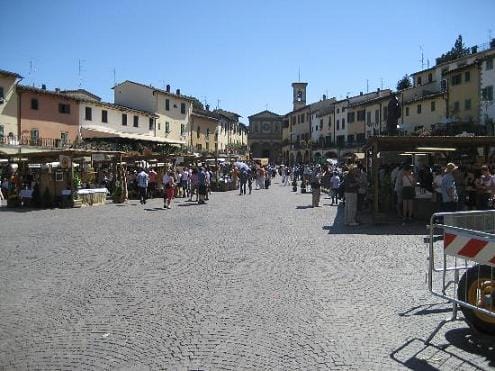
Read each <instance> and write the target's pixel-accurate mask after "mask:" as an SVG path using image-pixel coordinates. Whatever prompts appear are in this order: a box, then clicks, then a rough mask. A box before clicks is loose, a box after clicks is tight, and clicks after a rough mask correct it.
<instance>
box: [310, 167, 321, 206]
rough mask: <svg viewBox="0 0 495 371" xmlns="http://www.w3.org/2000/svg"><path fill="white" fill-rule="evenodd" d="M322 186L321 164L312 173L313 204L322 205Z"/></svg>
mask: <svg viewBox="0 0 495 371" xmlns="http://www.w3.org/2000/svg"><path fill="white" fill-rule="evenodd" d="M320 187H321V172H320V166H319V165H317V166H316V167H315V169H314V170H313V174H312V175H311V194H312V206H313V207H320V195H321V193H320Z"/></svg>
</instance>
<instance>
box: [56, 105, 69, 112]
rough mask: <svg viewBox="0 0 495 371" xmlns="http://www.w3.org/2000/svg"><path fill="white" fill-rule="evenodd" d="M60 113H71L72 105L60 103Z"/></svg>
mask: <svg viewBox="0 0 495 371" xmlns="http://www.w3.org/2000/svg"><path fill="white" fill-rule="evenodd" d="M58 112H60V113H70V104H67V103H59V104H58Z"/></svg>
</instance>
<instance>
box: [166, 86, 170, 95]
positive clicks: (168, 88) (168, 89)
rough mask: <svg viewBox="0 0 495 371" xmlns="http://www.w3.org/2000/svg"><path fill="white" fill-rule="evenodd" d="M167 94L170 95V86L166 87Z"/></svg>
mask: <svg viewBox="0 0 495 371" xmlns="http://www.w3.org/2000/svg"><path fill="white" fill-rule="evenodd" d="M166 89H167V93H170V85H167V88H166Z"/></svg>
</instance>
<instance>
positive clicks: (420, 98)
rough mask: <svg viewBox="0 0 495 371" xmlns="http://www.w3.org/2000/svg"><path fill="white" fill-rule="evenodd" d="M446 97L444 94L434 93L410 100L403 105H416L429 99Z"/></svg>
mask: <svg viewBox="0 0 495 371" xmlns="http://www.w3.org/2000/svg"><path fill="white" fill-rule="evenodd" d="M442 95H444V93H443V92H441V91H440V92H434V93H429V94H425V95H421V96H419V97H414V98H412V99H409V100H407V101H404V103H403V104H411V103H414V102H420V101H423V100H427V99H433V98H436V97H440V96H442Z"/></svg>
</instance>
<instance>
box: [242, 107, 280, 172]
mask: <svg viewBox="0 0 495 371" xmlns="http://www.w3.org/2000/svg"><path fill="white" fill-rule="evenodd" d="M248 119H249V135H248V146H249V149H250V152H251V157H253V158H257V157H265V158H269V159H270V162H276V163H280V162H282V124H283V116H281V115H277V114H276V113H273V112H270V111H267V110H265V111H262V112H259V113H257V114H254V115H251V116H249V117H248Z"/></svg>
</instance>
